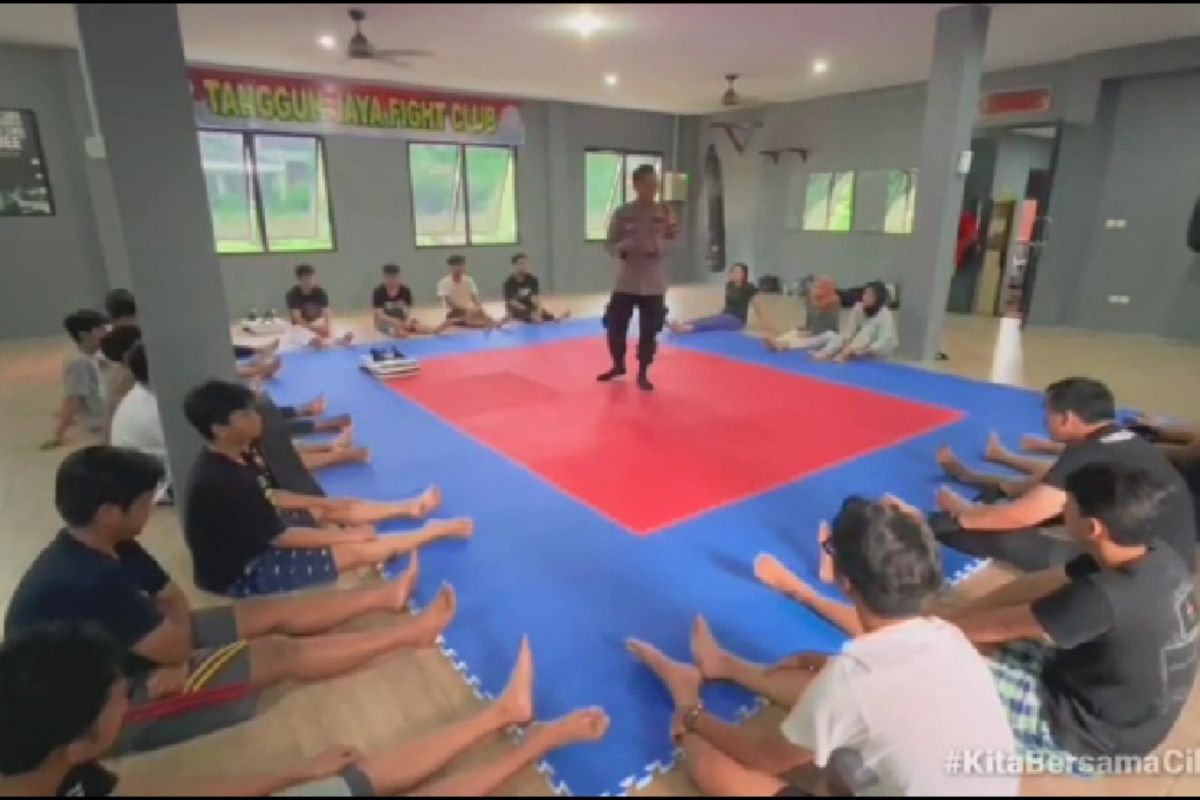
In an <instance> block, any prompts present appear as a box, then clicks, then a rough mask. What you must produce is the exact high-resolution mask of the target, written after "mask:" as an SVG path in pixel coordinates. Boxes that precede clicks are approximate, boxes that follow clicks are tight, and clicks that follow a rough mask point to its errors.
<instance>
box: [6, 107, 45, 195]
mask: <svg viewBox="0 0 1200 800" xmlns="http://www.w3.org/2000/svg"><path fill="white" fill-rule="evenodd" d="M53 215H54V197H53V196H52V195H51V194H50V179H49V177H48V176H47V174H46V160H45V157H44V156H43V155H42V140H41V137H39V136H38V128H37V118H36V117H35V116H34V115H33V112H32V111H25V110H18V109H0V217H50V216H53Z"/></svg>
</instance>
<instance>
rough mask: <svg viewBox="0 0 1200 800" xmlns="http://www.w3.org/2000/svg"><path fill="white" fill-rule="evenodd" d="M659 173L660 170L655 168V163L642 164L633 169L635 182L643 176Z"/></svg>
mask: <svg viewBox="0 0 1200 800" xmlns="http://www.w3.org/2000/svg"><path fill="white" fill-rule="evenodd" d="M657 174H658V170H656V169H655V168H654V165H653V164H642V165H641V166H640V167H638V168H637V169H635V170H634V171H633V182H634V183H637V182H638V181H640V180H641V179H642V178H645V177H646V176H647V175H657Z"/></svg>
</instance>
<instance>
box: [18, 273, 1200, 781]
mask: <svg viewBox="0 0 1200 800" xmlns="http://www.w3.org/2000/svg"><path fill="white" fill-rule="evenodd" d="M563 303H565V304H566V305H568V306H569V307H570V308H572V310H573V311H574V312H575V313H576V314H577V315H588V314H598V313H599V310H600V309H601V308H602V306H603V298H598V297H580V298H569V299H566V300H564V301H563ZM716 303H717V298H716V294H715V293H714V291H713V290H712V289H711V288H708V289H699V288H697V289H682V290H679V291H677V292H673V293H672V297H671V298H670V305H671V307H672V310H673V312H678V313H679V314H683V315H692V314H699V313H705V312H709V313H711V309H712V308H713V307H714V306H715V304H716ZM789 304H790V301H789V300H786V299H780V300H779V302H778V303H777V304H776V305H774V306H773V311H772V314H773V316H776V317H777V318H778V319H781V320H782V319H783V318H785V317H787V316H788V315H789V314H790V309H789V307H788V306H789ZM364 322H365V319H360V320H356V323H357V325H358V327H362V328H365V325H363V323H364ZM995 332H996V323H995V321H994V320H990V319H981V318H970V317H952V318H951V319H950V320H949V322H948V325H947V332H946V336H945V345H944V349H945V350H946V352H947V353H948V354H949V355H950V360H949V361H947V362H944V363H942V364H940V365H939V368H940V369H944V370H946V371H948V372H953V373H955V374H959V375H964V376H970V377H976V378H986V376H987V374H988V372H989V369H990V364H991V354H992V345H993V342H994V339H995ZM1024 346H1025V363H1026V376H1027V379H1028V383H1029V385H1031V386H1035V387H1040V386H1044V385H1045V384H1046V383H1047V382H1049V381H1050V380H1053V379H1055V378H1059V377H1063V376H1065V375H1067V374H1078V373H1086V374H1089V375H1093V376H1095V377H1099V378H1102V379H1103V380H1105V381H1107V382H1108V383H1109V384H1110V385H1111V386H1112V387H1113V388H1114V390H1115V391H1116V392H1117V395H1118V397H1119V398H1120V400H1121V402H1122V403H1123V404H1124V405H1127V406H1134V407H1138V408H1142V409H1146V410H1151V411H1155V412H1159V413H1164V414H1171V415H1176V416H1179V417H1184V418H1190V417H1193V416H1195V414H1196V407H1195V398H1196V397H1197V396H1198V393H1200V369H1197V368H1196V365H1197V364H1200V347H1196V346H1186V345H1180V344H1175V343H1168V342H1163V341H1160V340H1156V339H1152V338H1141V337H1129V336H1105V335H1096V334H1092V333H1087V334H1083V333H1078V332H1071V331H1037V330H1033V331H1028V332H1026V334H1025V337H1024ZM67 349H68V347H67V345H66V343H65V342H61V341H48V342H47V341H36V342H23V343H0V548H2V552H3V554H4V557H3V558H2V559H0V612H3V610H4V608H5V607H6V605H7V601H8V596H9V594H10V593H11V590H12V587H13V585H14V582H15V581H16V580H17V579H18V578H19V576H20V574H21V573H22V572H23V571H24V569H25V568H26V566H27V565H28V564H29V562H30V561H31V559H32V558H33V557H34V555H35V554H36V553H37V551H38V550H39V549H40V548H41V547H43V546H44V545H45V543H46V542H47V541H49V539H50V538H51V536H52V535H53V534H54V533H55V531H56V530H57V529H58V527H59V521H58V519H57V516H56V514H55V512H54V508H53V505H52V477H53V474H54V470H55V467H56V466H57V464H58V462H59V460H60V459H61V458H62V454H63V453H62V451H59V452H54V453H43V452H40V451H39V450H38V445H39V443H40V442H42V441H44V440H45V438H46V437H47V436H48V435H49V433H50V431H51V429H52V421H53V420H52V413H53V411H54V410H55V408H56V407H57V403H58V399H59V391H60V390H59V369H60V360H61V357H62V355H63V354H64V353H65V352H66V351H67ZM73 443H75V444H78V443H79V442H78V440H76V441H75V442H73ZM368 444H369V443H368ZM144 542H145V544H146V545H147V546H148V548H149V549H150V550H151V552H153V553H154V554H155V555H156V556H157V557H158V558H159V559H160V560H161V561H162V562H163V564H164V565H166V567H167V568H168V570H169V571H170V572H171V573H172V574H173V575H174V576H175V577H176V578H177V579H178V580H179V581H180V583H182V584H183V585H184V586H185V587H186V588H187V590H188V591H189V592H191V594H192V596H193V597H194V598H196V599H197V601H198V602H209V601H205V600H204V599H203V598H202V597H201V596H200V595H199V594H197V593H195V592H193V591H192V588H191V587H190V586H189V585H188V584H189V581H188V578H189V576H190V574H191V570H190V568H189V562H188V560H187V555H186V551H185V549H184V546H183V542H182V537H181V536H180V533H179V528H178V524H177V521H176V520H175V518H174V516H173V515H172V512H171V511H169V510H158V511H156V512H155V515H154V517H153V520H152V523H151V525H150V529H149V531H148V532H147V534H146V536H145V539H144ZM1001 579H1002V576H1000V575H999V574H998V573H997V572H994V571H985V572H984V573H981V574H980V575H978V576H976V577H975V578H974V579H972V581H971V583H970V585H969V586H967V587H964V592H965V593H966V594H973V593H975V592H978V591H981V590H982V587H983V586H986V585H994V584H995V582H996V581H998V580H1001ZM535 655H536V654H535ZM542 679H543V680H545V679H548V676H543V677H542ZM1197 694H1200V693H1197ZM477 705H478V703H477V701H476V700H475V698H474V697H473V695H472V694H471V693H470V692H469V691H468V690H467V689H466V688H465V687H464V685H463V683H462V681H461V679H460V678H459V676H458V675H457V673H455V672H454V670H453V669H451V668H450V666H449V665H448V664H446V663H445V662H444V660H443V659H442V657H441V656H440V655H438V654H436V653H422V654H417V655H398V656H395V657H391V658H388V659H386V660H384V661H382V662H380V663H378V664H377V665H375V666H373V667H372V668H370V669H367V670H364V671H362V672H360V673H358V674H355V675H353V676H350V677H347V678H344V679H342V680H338V681H335V682H332V683H328V684H324V685H318V686H310V687H301V688H296V689H291V690H288V691H285V692H281V693H279V695H278V696H277V697H273V698H271V702H270V703H269V707H268V708H267V709H266V710H265V711H264V713H262V715H261V716H260V717H259V718H258V719H256V720H255V721H254V722H252V723H250V724H248V725H245V726H243V727H241V728H238V729H236V730H232V731H227V732H225V733H222V734H218V735H215V736H212V737H209V738H207V739H204V740H201V741H197V742H193V743H191V744H187V745H185V746H182V747H177V748H174V749H171V750H167V751H164V752H160V753H156V754H152V755H149V756H143V757H139V758H134V759H130V760H128V761H126V762H125V763H123V764H121V765H119V767H120V769H121V771H122V774H123V775H124V776H125V779H126V781H127V782H128V783H130V784H141V785H147V786H154V785H159V786H167V787H173V788H174V789H176V790H181V789H184V788H185V787H187V786H189V785H194V784H195V783H197V782H199V781H202V780H208V779H214V778H221V777H225V776H230V775H238V774H247V773H252V772H257V771H261V770H264V769H271V768H273V767H280V766H285V765H289V764H293V763H294V762H295V761H296V760H297V759H298V758H301V757H303V756H305V755H311V754H314V753H316V752H318V751H320V750H321V749H323V748H325V747H327V746H329V745H333V744H348V745H353V746H356V747H359V748H361V749H364V750H369V751H373V750H378V749H380V748H382V747H385V746H387V745H388V744H389V743H393V742H396V741H400V740H403V739H406V738H409V737H414V736H420V735H422V734H423V733H425V732H427V731H430V730H433V729H435V728H436V727H437V726H440V725H442V724H444V723H446V722H449V721H452V720H455V719H459V718H461V717H463V716H464V715H466V714H468V713H470V711H471V710H472V709H474V708H476V707H477ZM777 721H778V717H777V716H774V715H773V714H772V713H771V712H766V713H764V714H763V715H761V716H760V717H759V718H757V719H755V720H753V721H752V722H751V723H749V724H751V725H767V724H772V723H773V722H777ZM919 724H920V721H918V720H914V725H919ZM663 735H664V736H665V735H666V731H663ZM1169 744H1170V745H1171V746H1176V747H1187V748H1197V747H1200V702H1197V701H1196V700H1193V702H1192V704H1191V706H1190V707H1189V709H1188V710H1187V711H1186V713H1185V715H1184V718H1183V720H1182V721H1181V723H1180V725H1179V726H1178V729H1177V730H1176V732H1175V734H1174V735H1173V736H1172V737H1171V741H1170V742H1169ZM506 746H508V745H507V743H505V742H501V741H497V742H496V743H494V744H493V745H491V746H490V747H491V748H499V747H506ZM488 750H489V748H483V749H482V750H481V751H480V752H479V753H473V754H471V756H469V757H468V759H467V761H466V763H469V762H470V761H471V760H472V759H475V758H479V757H482V756H486V754H487V752H488ZM458 766H459V765H455V766H454V767H452V768H451V769H456V768H458ZM1026 791H1027V793H1030V794H1072V795H1100V794H1105V795H1111V794H1117V795H1135V794H1138V795H1141V794H1146V795H1195V794H1200V775H1197V776H1191V777H1180V778H1173V777H1172V778H1162V777H1139V778H1128V779H1110V780H1105V781H1061V780H1056V781H1049V780H1046V781H1037V780H1034V781H1028V782H1027V785H1026ZM506 793H508V794H515V795H544V794H548V793H549V791H548V787H547V785H546V783H545V781H544V780H543V779H542V778H541V777H539V776H538V775H537V774H536V772H534V771H533V770H532V769H530V770H527V771H526V772H525V774H523V775H522V776H521V777H520V778H518V779H517V780H515V781H514V782H513V783H512V784H511V785H510V786H508V787H506ZM645 794H650V795H689V794H694V789H693V788H692V787H691V785H690V783H689V782H688V780H687V778H686V776H684V775H682V774H681V772H680V771H679V770H676V771H675V772H673V773H672V774H669V775H666V776H664V777H662V778H660V779H659V780H657V781H655V782H654V783H653V784H652V785H651V786H650V788H649V790H648V791H647V792H645Z"/></svg>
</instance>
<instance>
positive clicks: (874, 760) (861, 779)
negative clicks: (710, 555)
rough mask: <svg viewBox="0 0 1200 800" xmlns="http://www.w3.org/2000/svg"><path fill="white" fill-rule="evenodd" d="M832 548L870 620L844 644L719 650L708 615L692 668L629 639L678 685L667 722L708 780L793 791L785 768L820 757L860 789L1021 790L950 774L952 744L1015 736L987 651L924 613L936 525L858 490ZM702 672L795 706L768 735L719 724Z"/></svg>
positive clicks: (756, 791)
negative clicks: (827, 650)
mask: <svg viewBox="0 0 1200 800" xmlns="http://www.w3.org/2000/svg"><path fill="white" fill-rule="evenodd" d="M825 546H826V548H827V549H828V553H829V554H830V555H829V557H830V558H831V559H832V562H833V565H834V575H835V577H836V579H837V581H838V583H839V585H840V586H841V588H842V590H843V591H844V592H845V593H846V595H847V596H848V597H849V598H850V600H851V602H852V603H853V608H852V609H851V612H850V613H851V614H852V615H853V617H854V618H855V620H856V621H857V622H858V624H859V630H860V631H861V633H860V635H859V637H858V638H856V639H855V640H854V641H851V642H850V643H848V644H847V645H846V646H845V648H844V649H843V650H842V651H841V653H840V654H838V655H833V656H826V655H823V654H816V653H805V654H800V655H796V656H792V657H790V658H788V659H785V660H784V661H783V662H782V663H780V664H776V665H772V666H761V665H757V664H751V663H748V662H746V661H743V660H741V659H739V658H737V657H736V656H734V655H732V654H730V653H727V652H725V651H724V650H722V649H721V647H720V646H719V645H718V644H717V642H716V640H715V639H714V638H713V635H712V633H711V631H710V630H709V628H708V625H707V624H706V623H705V622H704V620H703V619H698V620H697V621H696V624H695V626H694V628H693V631H692V646H691V649H692V660H693V661H694V663H695V666H692V665H690V664H681V663H676V662H674V661H671V660H670V659H668V658H667V657H666V656H665V655H663V654H662V653H660V652H658V651H657V650H655V649H654V648H652V647H651V646H650V645H647V644H643V643H641V642H636V641H634V642H630V644H629V647H630V650H631V651H632V652H633V654H634V656H635V657H637V658H638V659H640V660H641V661H642V662H643V663H645V664H646V665H647V666H648V667H649V668H650V669H651V670H652V671H653V672H654V673H655V674H656V675H657V676H658V677H659V678H660V679H661V680H662V682H663V683H664V685H665V686H666V688H667V690H668V692H669V693H670V695H671V699H672V701H673V703H674V705H675V717H674V719H673V721H672V724H671V732H672V735H673V736H674V737H675V738H676V739H677V740H678V741H679V742H680V743H681V744H682V747H683V750H684V754H685V760H684V763H685V764H686V765H687V768H688V771H689V773H690V774H691V776H692V778H693V779H694V780H695V781H696V783H697V785H698V786H699V788H700V790H701V792H702V793H704V794H706V795H710V796H716V797H722V796H747V797H748V796H757V797H776V796H798V795H801V794H803V793H802V792H798V791H797V790H795V789H792V788H790V787H788V786H787V784H786V783H785V782H784V781H783V780H782V778H781V777H780V776H781V775H783V774H784V773H786V772H790V771H792V770H794V769H796V768H797V767H801V766H808V765H812V764H815V765H816V766H817V767H819V768H821V769H823V770H824V772H825V774H826V775H827V776H828V777H830V778H832V779H834V780H833V782H834V783H842V784H843V791H844V790H846V789H848V790H849V791H850V792H851V793H854V794H864V795H880V796H901V795H911V796H930V795H953V796H960V795H969V796H974V795H993V794H994V795H1016V794H1017V793H1018V789H1019V781H1018V779H1017V777H1016V776H991V777H980V776H970V777H967V776H962V775H960V776H954V775H948V774H947V772H946V768H945V761H946V754H947V753H952V752H961V751H963V750H972V749H979V750H985V751H990V752H995V753H999V754H1004V753H1008V754H1012V755H1015V753H1016V747H1015V744H1014V741H1013V734H1012V732H1011V731H1010V730H1009V728H1008V724H1007V720H1006V717H1005V711H1004V708H1003V706H1002V704H1001V702H1000V698H999V697H998V696H997V694H996V690H995V687H994V685H993V682H992V677H991V674H990V673H989V671H988V667H987V662H986V661H985V660H984V659H983V658H981V657H980V655H979V653H978V652H976V650H975V648H973V647H972V646H971V643H970V642H969V641H968V640H967V639H966V637H965V636H963V634H962V633H961V632H960V631H959V630H958V629H957V628H955V626H954V625H951V624H949V623H947V622H945V621H942V620H938V619H932V618H929V617H925V616H922V609H923V607H924V605H925V604H926V602H927V601H928V600H929V598H930V597H932V596H933V595H934V594H935V593H936V592H937V591H938V589H939V588H940V586H941V582H942V571H941V567H940V563H939V562H940V557H939V553H938V548H937V543H936V542H935V541H934V539H933V535H932V534H931V532H930V531H929V529H928V528H927V527H926V526H925V524H924V523H923V522H922V521H921V519H920V518H919V517H916V516H912V515H909V514H907V513H904V512H903V511H901V510H900V509H897V508H894V507H891V506H888V505H887V504H884V503H871V502H868V501H866V500H862V499H859V498H850V499H848V500H847V501H846V502H845V504H844V505H843V506H842V511H841V513H840V514H839V515H838V517H837V519H836V520H835V521H834V524H833V528H832V533H831V536H830V538H829V540H828V542H827V543H826V545H825ZM704 681H727V682H731V683H735V684H738V685H740V686H742V687H744V688H746V689H749V690H750V691H752V692H755V693H756V694H760V695H762V696H764V697H766V698H767V699H769V700H771V701H773V702H775V703H777V704H780V705H782V706H785V707H788V708H791V709H792V710H791V713H790V714H789V716H788V718H787V720H786V721H785V722H784V723H783V726H782V729H781V730H780V731H770V732H767V733H765V734H763V733H757V732H753V731H750V730H747V729H745V728H743V727H741V726H737V725H730V724H727V723H724V722H722V721H720V720H718V719H717V718H716V717H713V716H711V715H709V714H708V713H706V712H705V711H704V706H703V704H702V703H701V700H700V689H701V685H702V683H703V682H704ZM917 720H930V721H932V720H936V724H928V725H920V724H915V723H914V721H917ZM831 773H832V774H831Z"/></svg>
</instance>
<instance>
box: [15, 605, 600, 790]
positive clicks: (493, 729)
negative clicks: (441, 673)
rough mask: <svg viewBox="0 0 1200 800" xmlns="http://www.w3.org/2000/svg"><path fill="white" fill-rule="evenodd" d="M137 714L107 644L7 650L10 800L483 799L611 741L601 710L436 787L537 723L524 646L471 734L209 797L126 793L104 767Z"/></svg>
mask: <svg viewBox="0 0 1200 800" xmlns="http://www.w3.org/2000/svg"><path fill="white" fill-rule="evenodd" d="M128 710H129V685H128V682H127V681H126V679H125V677H124V676H123V675H122V674H121V663H120V650H119V649H118V648H117V647H116V646H115V645H114V644H113V642H112V641H111V640H110V639H109V638H108V637H106V636H104V634H103V633H101V632H99V631H97V630H96V629H94V628H91V627H89V626H79V625H70V624H60V625H52V626H47V627H40V628H36V629H33V630H31V631H28V632H27V633H24V634H22V635H20V636H17V637H16V638H14V639H11V640H9V641H7V642H5V643H4V645H3V646H0V776H3V777H2V778H0V795H11V796H14V797H55V796H58V797H108V796H110V795H114V794H125V795H129V796H135V797H136V796H145V797H163V796H166V797H170V796H174V795H181V794H183V795H191V796H194V797H266V796H280V797H373V796H376V795H380V796H385V797H386V796H391V795H395V794H398V793H401V792H406V791H412V790H414V788H415V790H416V791H415V794H418V795H423V796H428V797H477V796H480V795H484V794H489V793H491V792H494V791H497V790H498V789H500V788H501V787H503V785H504V784H505V783H506V782H508V780H510V779H511V778H512V777H513V776H514V775H515V774H516V773H517V772H518V771H519V770H521V769H523V768H524V767H525V766H527V765H529V764H531V763H534V762H536V761H538V760H540V759H542V758H544V757H545V756H546V755H547V754H548V753H550V752H551V751H553V750H557V749H558V748H560V747H567V746H570V745H573V744H582V743H585V742H594V741H596V740H598V739H600V738H602V737H603V736H604V734H605V733H606V732H607V730H608V718H607V717H606V716H605V715H604V712H603V711H601V710H599V709H585V710H581V711H576V712H574V713H573V714H570V715H568V716H566V717H563V718H562V719H560V720H557V721H554V722H550V723H546V724H544V725H535V726H533V727H531V728H530V729H529V731H528V733H527V735H526V736H525V739H524V741H522V742H521V744H519V745H517V746H516V747H514V748H511V749H508V750H506V751H504V752H503V753H502V754H500V755H498V756H495V757H493V758H491V759H489V760H486V761H482V762H480V763H477V764H476V765H474V766H472V767H468V768H467V769H464V770H462V771H460V772H457V773H455V774H453V775H449V776H444V777H440V778H438V779H437V780H435V781H433V782H432V783H426V782H427V781H429V779H430V778H433V777H434V776H435V775H437V773H438V772H440V771H441V770H442V769H443V768H444V767H445V766H447V765H448V764H449V763H450V762H451V761H453V760H454V759H456V758H457V757H458V756H459V755H461V754H462V753H463V752H464V751H466V750H467V749H468V748H470V747H471V746H473V745H474V744H475V743H477V742H481V741H484V740H486V739H488V738H489V737H492V736H495V735H496V734H497V733H499V732H500V731H502V730H504V729H505V728H507V727H509V726H512V725H528V724H529V723H530V722H531V720H532V719H533V660H532V656H531V655H530V653H529V648H528V646H527V645H526V644H524V643H523V644H522V646H521V651H520V653H519V655H518V657H517V666H516V668H515V669H514V670H513V676H512V680H511V681H510V682H509V685H508V688H507V689H506V690H505V691H504V693H503V694H502V695H501V696H500V698H499V699H498V700H496V702H495V703H493V704H492V705H490V706H489V707H487V708H485V709H483V710H482V711H480V712H478V713H477V714H475V715H474V716H472V717H471V718H469V719H467V720H463V721H462V722H458V723H454V724H451V725H448V726H446V727H444V728H442V729H440V730H437V731H434V732H432V733H429V734H427V735H425V736H422V737H420V738H418V739H414V740H412V741H408V742H404V743H402V744H400V745H397V746H394V747H391V748H388V749H386V750H384V751H382V752H379V753H374V754H371V755H369V756H363V755H362V754H360V753H358V752H357V751H355V750H354V749H353V748H350V747H334V748H332V749H330V750H327V751H326V752H325V753H324V754H322V755H320V756H317V757H316V758H313V759H304V760H301V761H300V762H299V763H297V764H294V765H292V766H289V767H287V768H284V769H281V770H278V771H276V772H271V773H263V774H260V775H255V776H243V777H240V778H231V779H228V780H226V781H224V782H222V783H220V784H214V785H209V786H205V787H200V786H187V787H181V786H180V785H179V783H178V780H177V782H176V783H175V784H173V785H172V786H171V787H170V788H164V787H158V789H155V788H154V787H151V786H127V785H126V783H125V782H124V781H122V780H121V779H120V778H119V777H118V776H117V775H114V774H113V773H111V772H109V771H108V770H106V769H105V768H104V767H102V766H101V765H100V764H99V763H98V762H99V760H100V759H101V758H104V757H106V756H109V755H111V751H112V749H113V747H114V746H115V745H116V743H117V740H118V737H119V736H120V728H121V721H122V719H123V718H125V717H126V712H127V711H128Z"/></svg>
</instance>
